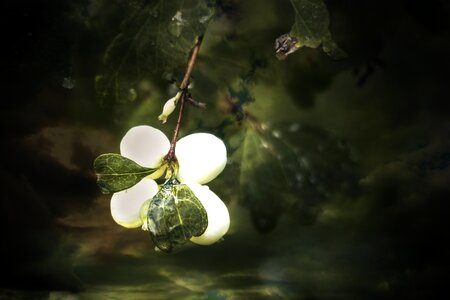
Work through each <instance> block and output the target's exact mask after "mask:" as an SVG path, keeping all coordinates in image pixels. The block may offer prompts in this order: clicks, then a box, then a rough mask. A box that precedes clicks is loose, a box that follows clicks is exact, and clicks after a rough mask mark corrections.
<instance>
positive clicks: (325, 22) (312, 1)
mask: <svg viewBox="0 0 450 300" xmlns="http://www.w3.org/2000/svg"><path fill="white" fill-rule="evenodd" d="M290 1H291V4H292V7H293V9H294V12H295V22H294V25H293V26H292V28H291V32H290V33H289V34H288V35H283V36H280V37H279V38H278V39H277V44H278V43H282V44H283V43H284V44H285V47H287V48H286V49H284V52H285V55H289V54H290V53H293V52H294V51H296V49H298V48H301V47H309V48H317V47H319V46H320V45H321V44H322V49H323V51H324V52H325V53H326V54H327V55H329V56H331V57H332V58H334V59H340V58H343V57H345V56H346V54H345V52H344V51H342V50H341V49H340V48H339V47H338V45H337V44H336V42H335V41H334V40H333V38H332V37H331V33H330V31H329V26H330V16H329V13H328V9H327V7H326V5H325V3H324V2H323V0H290ZM276 48H279V46H277V47H276Z"/></svg>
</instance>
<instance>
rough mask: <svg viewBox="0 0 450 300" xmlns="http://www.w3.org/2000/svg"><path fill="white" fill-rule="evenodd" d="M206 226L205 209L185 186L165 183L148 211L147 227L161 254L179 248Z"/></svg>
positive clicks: (203, 230) (200, 233)
mask: <svg viewBox="0 0 450 300" xmlns="http://www.w3.org/2000/svg"><path fill="white" fill-rule="evenodd" d="M207 227H208V215H207V213H206V210H205V208H204V207H203V205H202V204H201V202H200V201H199V200H198V198H197V197H196V196H195V195H194V193H193V192H192V191H191V189H190V188H189V187H188V186H187V185H185V184H179V183H178V182H176V181H175V182H168V183H165V184H164V185H163V186H162V188H161V190H160V191H159V192H158V194H156V195H155V197H153V199H152V200H151V202H150V206H149V209H148V228H149V230H150V234H151V237H152V240H153V242H154V243H155V245H156V247H158V248H159V249H160V250H161V251H164V252H168V253H170V252H172V251H174V250H177V249H178V248H180V247H181V246H182V245H183V244H185V243H186V242H187V241H189V240H190V239H191V238H192V237H193V236H200V235H202V234H203V233H204V232H205V230H206V228H207Z"/></svg>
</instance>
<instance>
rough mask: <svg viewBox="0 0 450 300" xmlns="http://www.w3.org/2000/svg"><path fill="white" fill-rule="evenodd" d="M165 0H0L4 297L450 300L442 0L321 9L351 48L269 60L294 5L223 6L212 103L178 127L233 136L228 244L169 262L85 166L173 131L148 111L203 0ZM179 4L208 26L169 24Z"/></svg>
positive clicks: (199, 87) (154, 110)
mask: <svg viewBox="0 0 450 300" xmlns="http://www.w3.org/2000/svg"><path fill="white" fill-rule="evenodd" d="M162 2H165V3H166V4H167V7H168V8H167V7H166V10H160V9H161V7H160V6H158V5H160V3H158V1H121V0H115V1H103V0H91V1H88V0H80V1H56V0H47V1H42V0H40V1H16V2H5V3H4V4H2V5H3V9H2V12H3V14H4V17H3V18H2V23H3V24H2V25H3V28H4V35H3V40H4V43H3V48H4V50H6V52H5V54H4V55H3V64H2V66H3V67H2V71H3V73H4V76H3V78H4V79H3V83H4V85H3V93H2V95H3V101H2V108H1V111H0V113H1V118H0V120H1V125H2V126H1V128H2V138H3V141H2V145H3V146H2V155H1V157H2V159H1V165H0V176H1V180H0V182H1V190H2V198H1V202H0V205H1V212H2V218H1V226H0V228H1V236H2V243H1V247H0V251H1V252H0V253H1V257H2V263H1V265H2V273H3V276H2V278H3V280H2V281H1V284H0V285H1V289H0V299H22V298H23V299H117V298H119V299H127V298H130V299H175V298H184V299H189V298H192V299H199V298H203V299H266V298H267V299H272V298H273V299H337V298H344V299H361V298H364V299H371V298H374V299H380V298H386V299H389V298H392V299H399V298H406V299H424V298H429V297H433V296H436V295H441V296H445V295H446V296H447V297H448V296H449V295H448V289H447V288H446V285H447V282H446V278H447V277H448V273H449V270H448V268H447V267H446V264H445V263H446V262H448V258H449V257H448V255H449V252H448V248H446V246H445V245H446V242H447V239H448V234H447V228H449V225H450V224H449V221H448V220H449V218H448V214H449V213H450V209H449V202H448V200H449V196H450V190H449V184H448V183H449V180H450V171H449V163H450V147H449V144H450V141H449V129H450V126H449V125H450V124H449V123H450V121H449V120H450V118H449V110H450V105H449V102H448V99H450V97H449V90H448V78H449V76H448V70H449V68H450V66H449V63H450V58H449V56H450V39H449V36H450V27H449V22H450V21H449V20H450V15H449V13H450V8H449V5H448V3H446V2H445V1H440V0H432V1H427V2H423V1H415V0H411V1H406V0H404V1H403V0H398V1H387V0H381V1H346V0H344V1H325V3H326V4H327V7H328V10H329V12H330V32H331V34H332V36H333V39H334V41H335V42H336V43H337V44H338V45H339V46H340V48H341V49H343V50H345V51H346V53H347V55H348V57H347V58H346V59H344V60H340V61H334V60H332V59H330V58H329V57H327V55H325V54H324V53H323V52H322V50H320V49H309V48H302V49H300V50H299V51H297V52H295V53H293V54H291V55H290V56H289V57H288V58H287V59H286V60H285V61H278V60H277V59H276V58H275V55H274V48H273V47H274V40H275V39H276V38H277V37H278V36H280V35H282V34H284V33H287V32H289V31H290V29H291V27H292V26H293V24H294V21H295V17H296V16H295V13H294V11H293V9H292V5H291V3H290V1H275V0H272V1H270V0H265V1H256V0H248V1H233V0H222V1H218V2H217V5H216V6H215V7H216V9H217V14H216V16H215V17H214V19H212V20H210V23H209V24H208V27H207V28H208V30H207V34H206V36H205V40H204V44H203V45H202V48H201V51H200V56H199V61H198V64H197V65H196V67H195V71H194V74H193V76H194V80H193V87H192V94H193V96H194V98H195V99H196V100H197V101H202V102H206V103H207V105H208V109H207V110H206V111H200V110H196V109H194V108H191V107H189V110H188V112H187V118H186V119H185V120H186V122H185V123H184V127H183V130H182V132H181V135H186V134H188V133H191V132H196V131H208V132H212V133H215V134H217V135H219V136H221V137H222V138H223V139H224V140H225V142H226V144H227V148H228V150H229V156H230V163H229V164H228V166H227V168H226V169H225V171H224V172H223V173H222V175H220V177H218V178H217V179H216V180H214V181H213V182H211V184H210V187H211V189H212V190H214V191H215V192H216V193H217V194H218V195H219V196H220V197H221V198H222V199H223V200H224V201H225V202H226V203H227V205H228V207H229V209H230V214H231V220H232V225H231V229H230V233H229V235H227V237H226V240H225V241H224V242H223V243H220V244H217V245H214V246H210V247H200V246H195V247H187V248H186V249H185V250H184V251H182V252H180V253H177V254H175V255H165V254H162V253H157V252H155V251H153V248H154V245H153V244H152V242H151V239H150V238H149V236H148V235H147V234H145V233H144V232H142V231H139V230H126V229H122V228H120V227H119V226H116V225H115V224H114V222H113V221H112V219H111V217H110V215H109V197H108V196H105V195H102V194H101V193H100V191H99V189H98V187H97V186H96V184H95V177H94V174H93V170H92V162H93V160H94V158H95V157H96V156H98V155H99V154H101V153H105V152H118V145H119V141H120V138H121V136H122V135H123V134H124V133H125V132H126V131H127V130H128V128H129V127H130V126H133V125H137V124H149V125H154V126H158V127H159V128H161V129H162V130H163V131H164V132H165V133H167V134H170V133H171V131H172V130H173V126H174V124H173V122H174V121H173V119H172V120H170V121H169V122H168V123H167V124H165V125H164V126H162V125H160V124H159V123H158V122H157V116H158V114H159V113H160V110H161V108H162V105H163V103H164V101H165V100H166V99H168V98H169V97H170V96H172V95H173V93H174V89H175V88H176V81H177V80H180V78H179V75H178V74H179V73H180V72H182V70H181V71H180V70H177V69H176V68H175V66H176V65H175V60H174V61H172V62H173V63H174V65H173V66H172V67H171V69H170V70H163V69H161V67H163V66H169V67H170V66H171V65H170V64H168V62H167V57H172V56H171V55H172V53H173V57H174V59H175V58H176V57H179V58H177V59H180V60H182V59H183V58H182V57H183V55H186V52H184V53H183V52H177V51H178V50H180V51H186V50H183V49H185V48H177V45H181V44H178V43H188V42H189V39H191V38H192V31H191V32H190V30H191V29H192V28H194V29H195V30H201V29H202V28H201V24H203V23H198V22H199V20H200V19H201V18H202V17H204V19H202V20H206V21H208V20H209V19H208V16H209V15H210V8H211V6H210V5H211V3H209V2H208V1H205V2H201V3H203V4H200V5H204V6H203V8H202V9H198V7H197V8H195V6H196V5H197V1H180V2H178V1H161V3H162ZM262 2H264V3H263V4H262ZM193 8H195V9H193ZM167 9H168V10H167ZM181 9H185V10H183V12H185V14H183V15H184V16H192V17H195V18H190V17H189V18H187V19H185V20H184V21H186V22H187V21H189V22H194V21H195V22H197V21H196V20H198V22H197V23H196V24H197V25H198V26H197V27H195V26H193V27H192V26H190V27H185V26H184V25H183V24H185V23H183V22H182V21H183V19H182V20H181V21H179V23H176V24H175V25H174V24H173V23H171V22H172V21H174V20H172V19H171V18H169V19H167V17H175V13H176V12H177V11H178V10H181ZM156 12H157V13H156ZM160 12H162V14H161V13H160ZM189 12H190V13H191V14H190V15H189ZM133 14H135V15H133ZM136 14H137V15H136ZM198 14H201V15H198ZM155 15H156V17H155ZM133 16H136V17H133ZM149 18H150V19H149ZM199 18H200V19H199ZM159 19H164V21H158V20H159ZM176 20H177V18H175V21H176ZM206 21H205V22H206ZM180 22H181V23H180ZM145 24H147V25H145ZM154 24H156V25H154ZM158 24H160V25H161V26H162V25H164V27H163V29H164V28H165V29H167V30H168V33H163V35H162V36H163V37H167V39H164V42H157V41H156V40H154V36H155V34H156V33H158V32H159V31H154V30H156V29H155V28H156V27H157V25H158ZM177 26H178V27H177ZM180 26H181V28H180ZM187 28H190V29H187ZM140 29H142V34H141V35H138V36H136V30H137V31H139V30H140ZM165 29H164V32H165ZM194 29H192V30H194ZM180 30H181V32H180ZM186 31H187V32H186ZM171 32H172V33H171ZM179 32H180V36H182V37H183V39H174V38H173V36H170V34H173V33H175V35H176V34H178V33H179ZM194 33H195V32H194ZM158 34H159V33H158ZM168 34H169V35H168ZM185 38H186V39H185ZM171 41H173V43H175V44H174V45H175V46H174V47H175V48H176V49H178V50H175V49H170V48H168V47H170V45H167V44H165V43H166V42H167V43H169V44H170V42H171ZM119 42H120V43H119ZM153 42H154V43H153ZM114 43H115V44H114ZM155 46H156V47H158V48H157V50H158V51H160V52H161V51H162V52H161V53H162V54H156V53H159V52H158V51H156V52H155V51H153V52H152V51H150V50H149V49H150V48H148V47H155ZM139 47H141V48H139ZM147 50H148V51H147ZM127 53H128V54H127ZM147 53H148V55H147ZM106 54H108V55H109V56H108V55H106ZM127 55H128V56H127ZM157 55H161V56H157ZM178 55H180V56H178ZM158 57H159V58H158ZM124 58H126V59H125V60H126V63H125V64H124V65H123V68H122V69H120V72H119V73H118V72H117V59H124ZM154 64H156V65H157V66H158V67H157V68H156V67H154ZM136 67H139V72H138V71H137V69H136ZM117 75H120V76H119V77H117ZM111 76H112V77H111ZM114 76H115V77H114ZM105 78H116V79H117V78H118V79H119V81H118V85H116V86H114V85H113V86H112V87H111V86H109V85H108V84H105V82H106V83H111V81H110V80H106V81H105ZM117 87H118V88H119V89H116V91H118V92H119V94H117V93H111V91H113V90H114V89H111V88H117ZM117 95H119V96H118V97H117ZM230 98H231V99H232V102H233V105H230V102H229V99H230ZM227 99H228V100H227ZM244 111H246V112H247V114H248V118H247V119H246V120H241V119H242V117H243V115H244ZM237 120H241V121H240V122H239V121H237ZM238 186H239V187H240V188H239V189H237V188H236V187H238Z"/></svg>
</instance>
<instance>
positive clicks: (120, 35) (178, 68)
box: [96, 0, 214, 104]
mask: <svg viewBox="0 0 450 300" xmlns="http://www.w3.org/2000/svg"><path fill="white" fill-rule="evenodd" d="M107 4H108V5H109V6H110V5H113V4H112V3H110V2H107ZM108 9H111V8H110V7H109V8H108ZM117 9H118V10H122V14H123V16H124V17H123V19H122V20H121V26H120V31H119V32H117V33H116V35H115V37H114V38H113V39H112V40H111V43H110V44H109V46H108V47H107V49H106V52H105V54H104V58H103V61H104V64H105V71H104V72H103V73H102V74H99V75H98V76H97V81H96V86H97V93H98V95H99V97H100V100H101V101H102V102H103V103H104V102H110V103H112V104H125V103H126V102H127V101H129V100H128V99H129V98H130V97H129V94H130V90H132V89H134V88H136V86H137V85H138V83H139V82H140V81H141V80H143V79H148V78H149V77H152V76H154V75H156V77H157V78H158V79H161V78H162V77H165V78H166V79H170V80H171V79H178V80H181V78H182V74H183V72H184V70H185V67H186V62H187V59H188V56H189V52H190V51H191V49H192V47H193V46H194V44H195V42H196V39H197V37H198V36H200V35H204V33H205V31H206V27H207V25H208V23H209V21H210V20H211V19H212V17H213V15H214V1H211V0H200V1H179V0H159V1H145V0H136V1H133V2H130V3H128V5H125V4H124V5H121V6H119V7H117Z"/></svg>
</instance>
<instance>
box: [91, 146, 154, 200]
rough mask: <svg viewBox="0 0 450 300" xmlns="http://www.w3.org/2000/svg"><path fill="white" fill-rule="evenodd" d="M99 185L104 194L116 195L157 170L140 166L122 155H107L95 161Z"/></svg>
mask: <svg viewBox="0 0 450 300" xmlns="http://www.w3.org/2000/svg"><path fill="white" fill-rule="evenodd" d="M94 169H95V173H96V174H97V184H98V186H99V187H100V190H101V192H102V193H103V194H109V193H115V192H119V191H122V190H125V189H127V188H130V187H132V186H133V185H135V184H136V183H138V182H139V181H141V180H142V178H144V177H146V176H148V175H151V174H152V173H153V172H155V170H156V169H152V168H146V167H142V166H140V165H138V164H137V163H135V162H134V161H132V160H131V159H128V158H126V157H123V156H121V155H120V154H115V153H107V154H102V155H100V156H99V157H97V158H96V159H95V161H94Z"/></svg>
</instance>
